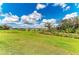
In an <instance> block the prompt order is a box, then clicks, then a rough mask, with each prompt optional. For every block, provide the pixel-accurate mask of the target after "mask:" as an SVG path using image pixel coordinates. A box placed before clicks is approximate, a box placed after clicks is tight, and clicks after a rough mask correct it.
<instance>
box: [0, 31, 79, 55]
mask: <svg viewBox="0 0 79 59" xmlns="http://www.w3.org/2000/svg"><path fill="white" fill-rule="evenodd" d="M0 54H1V55H3V54H5V55H8V54H9V55H26V54H27V55H43V54H44V55H50V54H53V55H62V54H67V55H68V54H79V39H74V38H68V37H60V36H54V35H44V34H39V33H38V32H27V31H18V30H0Z"/></svg>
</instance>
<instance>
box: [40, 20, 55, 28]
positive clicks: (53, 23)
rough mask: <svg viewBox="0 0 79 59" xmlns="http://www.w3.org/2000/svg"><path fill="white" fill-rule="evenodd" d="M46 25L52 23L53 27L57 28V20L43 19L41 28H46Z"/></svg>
mask: <svg viewBox="0 0 79 59" xmlns="http://www.w3.org/2000/svg"><path fill="white" fill-rule="evenodd" d="M45 23H50V24H51V25H52V27H55V25H56V19H43V20H42V22H41V24H40V26H41V27H44V25H45Z"/></svg>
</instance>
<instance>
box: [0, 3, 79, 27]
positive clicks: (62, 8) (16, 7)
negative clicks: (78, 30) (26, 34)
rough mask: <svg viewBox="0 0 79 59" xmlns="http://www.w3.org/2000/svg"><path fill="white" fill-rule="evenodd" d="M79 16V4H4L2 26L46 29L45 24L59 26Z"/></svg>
mask: <svg viewBox="0 0 79 59" xmlns="http://www.w3.org/2000/svg"><path fill="white" fill-rule="evenodd" d="M78 15H79V3H2V4H0V24H8V25H10V26H12V27H22V28H29V27H30V28H33V27H42V26H43V27H44V23H45V22H50V23H51V24H52V26H53V25H55V26H56V25H57V24H58V22H60V21H61V20H63V19H68V18H71V17H76V16H78Z"/></svg>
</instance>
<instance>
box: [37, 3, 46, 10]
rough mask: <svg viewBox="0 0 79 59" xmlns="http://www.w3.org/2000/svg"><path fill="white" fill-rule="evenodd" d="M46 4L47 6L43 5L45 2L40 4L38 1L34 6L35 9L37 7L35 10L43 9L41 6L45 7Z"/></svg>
mask: <svg viewBox="0 0 79 59" xmlns="http://www.w3.org/2000/svg"><path fill="white" fill-rule="evenodd" d="M46 6H47V5H45V4H40V3H38V4H37V6H36V9H37V10H39V9H43V8H45V7H46Z"/></svg>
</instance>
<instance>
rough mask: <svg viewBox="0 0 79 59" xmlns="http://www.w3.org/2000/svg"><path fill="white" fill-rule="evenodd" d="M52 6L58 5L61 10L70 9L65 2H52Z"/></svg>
mask: <svg viewBox="0 0 79 59" xmlns="http://www.w3.org/2000/svg"><path fill="white" fill-rule="evenodd" d="M53 6H60V7H61V8H62V9H63V11H67V10H69V9H70V6H67V4H66V3H54V4H53Z"/></svg>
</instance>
